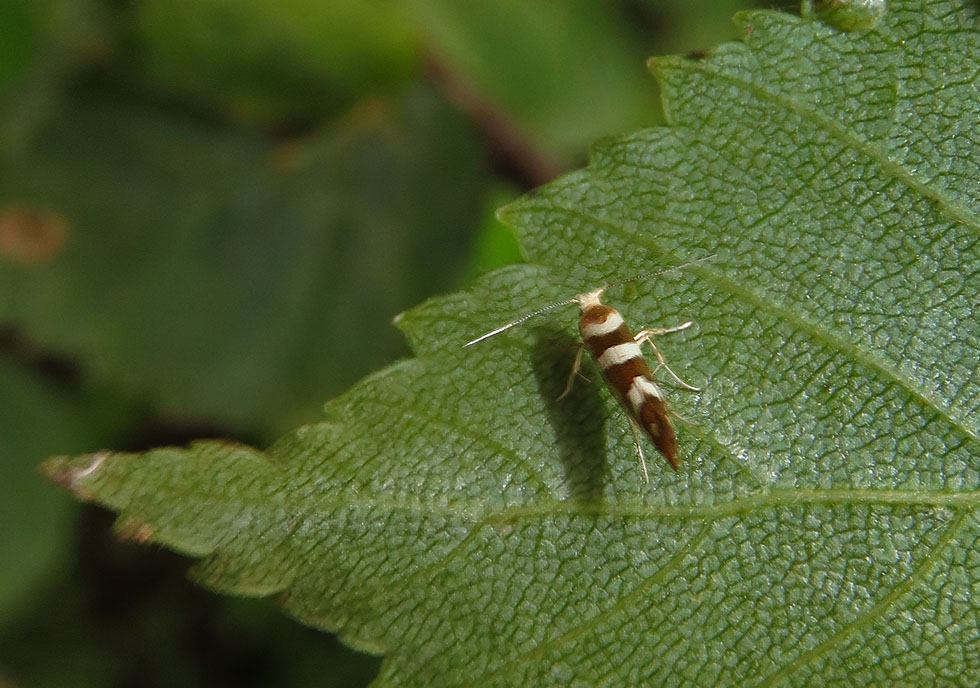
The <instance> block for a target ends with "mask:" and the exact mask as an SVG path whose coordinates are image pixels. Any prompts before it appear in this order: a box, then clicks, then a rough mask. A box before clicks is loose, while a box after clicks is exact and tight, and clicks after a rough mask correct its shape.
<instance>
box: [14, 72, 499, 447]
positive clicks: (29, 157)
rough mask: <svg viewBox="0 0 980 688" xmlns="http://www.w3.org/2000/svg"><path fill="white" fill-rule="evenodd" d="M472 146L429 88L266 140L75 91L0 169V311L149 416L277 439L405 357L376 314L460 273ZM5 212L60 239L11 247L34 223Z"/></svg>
mask: <svg viewBox="0 0 980 688" xmlns="http://www.w3.org/2000/svg"><path fill="white" fill-rule="evenodd" d="M408 131H411V132H412V136H408V135H407V133H406V132H408ZM475 146H476V142H475V140H474V137H473V135H472V132H471V131H470V129H469V127H468V125H467V124H466V123H465V122H464V121H463V120H462V119H461V118H460V117H459V116H458V115H456V114H455V113H452V112H450V111H449V110H448V108H447V106H446V104H445V103H443V102H441V101H440V100H439V99H438V98H435V97H433V95H432V94H431V93H427V92H425V91H416V92H408V93H406V94H405V95H404V97H403V98H401V99H399V100H395V101H390V102H385V101H378V102H375V103H374V104H372V105H369V106H365V107H362V108H359V109H357V110H355V111H353V112H351V113H350V114H349V115H348V117H346V118H344V119H343V120H342V121H340V122H337V123H335V126H333V127H330V128H329V129H328V132H327V133H325V134H323V135H319V136H310V137H309V138H306V139H302V140H297V141H295V142H293V143H291V144H290V145H279V146H275V145H272V144H270V143H269V142H268V141H267V140H266V139H265V138H263V137H260V136H257V135H253V134H248V133H242V132H235V131H230V130H223V129H217V128H214V127H211V126H207V125H204V124H201V123H200V122H198V121H195V120H193V119H189V118H183V117H175V116H172V115H168V114H163V113H161V111H159V110H152V109H148V108H144V107H137V106H134V105H131V104H129V105H120V104H118V103H116V102H112V101H110V100H109V99H106V98H100V97H92V96H89V97H86V98H78V99H77V100H75V101H73V102H72V103H71V104H70V106H69V105H66V113H65V115H64V116H63V117H60V118H58V119H56V120H55V121H54V122H53V123H52V124H51V126H49V127H48V128H47V129H46V130H45V132H44V135H43V136H42V137H40V140H39V141H38V143H37V144H36V145H35V146H32V147H31V148H30V150H29V151H27V152H26V153H25V154H24V155H23V156H18V157H17V158H16V159H14V160H12V161H10V164H9V166H8V168H7V171H8V172H9V174H7V175H4V176H3V177H2V178H0V235H2V239H0V321H2V322H4V323H7V324H10V325H12V326H15V327H16V328H18V329H19V330H20V331H22V332H23V333H24V334H25V336H27V337H28V338H30V339H31V340H33V341H35V342H39V343H41V344H42V345H43V346H45V347H47V348H49V349H53V350H57V351H63V352H66V354H70V355H72V356H74V357H77V358H78V359H79V361H80V364H81V365H82V366H83V367H84V368H85V370H86V372H87V373H88V374H90V375H91V376H92V378H94V379H95V380H97V381H99V382H100V383H102V384H105V385H112V386H115V387H116V388H117V389H120V390H123V391H124V392H125V393H127V394H130V395H132V396H133V397H137V398H146V399H149V400H150V401H151V402H152V403H153V404H154V405H155V407H156V408H158V409H160V410H161V411H162V412H163V413H165V414H169V415H172V416H176V417H203V418H209V419H216V420H220V421H221V422H225V423H232V424H235V425H236V426H238V427H242V426H246V425H247V426H250V427H252V428H255V427H258V428H261V429H263V430H267V429H268V428H270V427H278V432H277V433H276V434H278V433H280V432H282V431H283V430H285V429H286V428H289V427H292V426H294V425H295V424H296V421H295V420H293V416H294V415H300V416H301V417H303V418H304V419H309V418H316V417H317V415H316V414H317V413H318V412H319V409H320V407H321V406H322V403H323V399H324V396H323V395H329V394H335V393H337V392H339V391H340V390H342V389H344V388H345V387H346V386H348V385H350V384H352V383H353V382H354V381H355V380H356V379H357V378H358V377H360V376H361V375H363V374H364V373H365V372H367V371H369V370H371V369H373V368H375V367H377V366H378V365H380V364H381V363H382V362H383V361H388V360H391V358H392V357H394V356H395V355H397V354H401V353H403V351H404V343H403V341H402V340H401V338H400V337H399V336H398V333H397V332H396V331H394V330H393V329H391V328H390V327H388V323H389V322H390V319H391V314H392V313H393V312H397V311H398V310H399V309H402V308H406V307H408V306H410V305H412V304H413V303H416V302H417V301H418V300H419V299H420V298H422V296H423V295H425V294H431V293H432V292H433V291H434V290H437V289H439V288H444V287H445V285H446V284H447V283H448V282H450V281H451V277H450V276H454V274H455V273H457V271H460V272H461V270H460V268H459V263H460V261H461V260H462V257H463V256H464V255H466V253H467V248H468V247H467V237H466V235H465V233H462V232H460V231H459V227H461V226H467V225H470V224H472V223H473V222H474V221H475V219H476V217H478V211H479V208H478V207H477V204H478V198H477V195H478V193H479V191H478V189H479V184H480V181H481V172H480V167H479V161H478V158H477V156H476V155H475V154H474V150H475ZM134 151H137V153H134ZM382 175H384V178H385V180H386V185H385V187H384V188H379V187H378V185H377V182H376V180H377V179H378V178H380V177H381V176H382ZM18 215H27V216H29V217H30V216H40V218H44V217H47V216H52V217H54V218H59V217H60V218H61V221H60V222H58V221H57V220H56V219H54V220H50V221H49V222H48V223H47V224H50V225H52V226H55V227H59V226H60V234H61V235H62V236H61V240H60V242H55V241H49V242H48V243H50V244H57V245H54V246H52V247H50V249H49V250H47V251H45V250H42V248H38V249H36V250H35V251H33V253H34V254H37V256H33V259H31V258H32V255H31V254H32V251H29V250H27V248H21V249H19V253H18V252H17V251H15V250H14V249H15V248H16V247H17V246H18V245H19V244H18V243H17V241H16V239H17V237H18V236H19V234H23V235H25V236H27V237H28V239H29V240H30V241H33V242H34V243H37V244H40V243H42V242H41V241H39V240H38V239H37V237H34V236H33V235H32V234H31V233H30V231H27V230H24V231H21V232H18V231H17V228H18V227H21V226H25V225H26V227H27V229H28V230H30V229H31V228H32V227H35V226H42V225H43V224H44V223H42V222H39V221H35V222H34V223H33V224H32V223H31V222H17V221H14V219H13V218H16V217H17V216H18ZM35 233H36V234H37V235H39V236H40V235H41V232H40V231H36V232H35ZM49 233H50V234H52V235H54V234H55V232H54V231H51V232H49ZM409 236H410V237H411V241H407V239H406V237H409ZM23 243H25V244H26V243H28V241H24V242H23ZM337 322H346V323H350V324H351V325H352V326H355V327H363V328H365V329H367V330H368V331H371V332H375V333H377V334H376V336H372V337H368V338H362V339H360V340H358V339H355V338H344V337H338V336H336V323H337ZM304 404H305V409H303V412H300V411H298V410H297V407H301V408H302V407H303V405H304ZM273 436H275V435H273Z"/></svg>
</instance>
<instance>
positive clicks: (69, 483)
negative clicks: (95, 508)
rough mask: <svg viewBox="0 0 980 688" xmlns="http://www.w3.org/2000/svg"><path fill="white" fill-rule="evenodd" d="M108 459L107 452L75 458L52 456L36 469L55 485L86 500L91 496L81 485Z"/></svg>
mask: <svg viewBox="0 0 980 688" xmlns="http://www.w3.org/2000/svg"><path fill="white" fill-rule="evenodd" d="M108 457H109V452H105V451H101V452H96V453H95V454H87V455H84V456H80V457H77V458H72V457H70V456H53V457H51V458H50V459H48V460H46V461H44V462H43V463H41V465H40V466H39V467H38V469H39V470H40V471H41V475H43V476H44V477H45V478H47V479H48V480H50V481H51V482H53V483H54V484H55V485H58V486H60V487H63V488H65V489H66V490H68V491H70V492H72V493H74V494H75V495H77V496H78V497H80V498H82V499H85V500H88V499H90V498H91V495H90V494H89V493H88V491H87V490H85V489H84V488H83V487H82V486H81V483H82V482H84V481H85V479H86V478H88V477H89V476H91V475H93V474H94V473H96V472H97V471H98V470H99V468H101V466H102V464H103V463H104V462H105V460H106V459H107V458H108Z"/></svg>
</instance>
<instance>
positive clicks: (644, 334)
mask: <svg viewBox="0 0 980 688" xmlns="http://www.w3.org/2000/svg"><path fill="white" fill-rule="evenodd" d="M693 324H694V321H693V320H688V321H687V322H686V323H684V324H682V325H678V326H677V327H661V328H658V329H645V330H640V331H639V332H637V333H636V334H635V335H633V340H634V341H635V342H636V343H637V344H640V345H642V344H644V343H646V344H649V345H650V348H651V349H653V353H654V355H655V356H656V357H657V363H658V364H659V367H660V368H663V369H664V370H666V371H667V372H668V373H670V376H671V377H672V378H674V380H676V381H677V384H679V385H680V386H681V387H683V388H684V389H689V390H691V391H692V392H700V391H701V388H700V387H695V386H694V385H689V384H687V383H686V382H684V381H683V380H682V379H680V378H679V377H677V373H675V372H674V371H673V370H671V369H670V366H669V365H667V361H666V360H665V359H664V355H663V354H662V353H660V349H658V348H657V345H656V344H654V343H653V338H654V337H657V336H659V335H662V334H670V333H671V332H680V331H681V330H686V329H687V328H689V327H690V326H691V325H693Z"/></svg>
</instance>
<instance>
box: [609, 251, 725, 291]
mask: <svg viewBox="0 0 980 688" xmlns="http://www.w3.org/2000/svg"><path fill="white" fill-rule="evenodd" d="M717 257H718V254H717V253H712V254H711V255H710V256H705V257H704V258H698V259H697V260H689V261H688V262H686V263H681V264H680V265H675V266H674V267H672V268H665V269H663V270H657V271H656V272H644V273H642V274H640V275H633V276H632V277H627V278H626V279H621V280H616V281H615V282H610V283H609V284H607V285H606V286H604V287H603V289H608V288H609V287H618V286H619V285H621V284H629V283H630V282H639V281H640V280H645V279H650V278H651V277H657V276H658V275H666V274H667V273H668V272H676V271H677V270H683V269H685V268H689V267H691V266H692V265H697V264H698V263H706V262H708V261H709V260H711V259H712V258H717Z"/></svg>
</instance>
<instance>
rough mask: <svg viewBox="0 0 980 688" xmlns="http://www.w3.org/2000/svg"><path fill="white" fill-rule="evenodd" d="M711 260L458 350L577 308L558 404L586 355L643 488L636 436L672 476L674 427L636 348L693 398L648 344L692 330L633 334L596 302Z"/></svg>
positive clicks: (592, 297)
mask: <svg viewBox="0 0 980 688" xmlns="http://www.w3.org/2000/svg"><path fill="white" fill-rule="evenodd" d="M712 258H714V256H713V255H711V256H708V257H706V258H701V259H699V260H695V261H691V262H688V263H684V264H682V265H677V266H675V267H672V268H668V269H666V270H660V271H659V272H652V273H645V274H642V275H636V276H634V277H630V278H628V279H624V280H620V281H617V282H610V283H608V284H605V285H603V286H601V287H599V288H597V289H593V290H591V291H587V292H584V293H582V294H579V295H577V296H575V297H572V298H570V299H566V300H564V301H558V302H555V303H552V304H549V305H547V306H545V307H543V308H539V309H538V310H536V311H533V312H531V313H527V314H525V315H523V316H521V317H520V318H518V319H517V320H514V321H512V322H509V323H507V324H506V325H502V326H500V327H498V328H496V329H494V330H491V331H490V332H487V333H486V334H483V335H480V336H479V337H477V338H476V339H474V340H472V341H469V342H467V343H466V344H464V345H463V346H464V347H467V346H472V345H474V344H477V343H479V342H482V341H483V340H485V339H489V338H490V337H493V336H494V335H498V334H500V333H501V332H504V331H506V330H509V329H510V328H512V327H516V326H518V325H520V324H522V323H524V322H526V321H527V320H530V319H531V318H533V317H535V316H538V315H541V314H542V313H547V312H548V311H551V310H554V309H555V308H560V307H562V306H567V305H570V304H573V303H574V304H577V305H578V307H579V313H580V318H579V332H580V333H581V336H582V343H581V344H580V345H579V348H578V352H577V353H576V355H575V363H574V364H573V365H572V371H571V374H570V375H569V377H568V383H567V384H566V385H565V391H564V392H562V394H561V396H559V397H558V398H559V399H561V398H563V397H564V396H565V395H567V394H568V393H569V392H570V391H571V389H572V385H573V383H574V381H575V376H576V375H577V374H578V372H579V368H580V367H581V365H582V351H583V350H584V349H588V350H589V353H591V354H592V358H594V359H595V362H596V365H598V366H599V370H600V371H601V373H602V377H603V379H604V380H605V382H606V385H607V386H608V387H609V390H610V391H611V392H612V394H613V396H614V397H615V398H616V401H618V402H619V405H620V406H621V407H622V408H623V410H624V411H625V412H626V417H627V418H628V419H629V423H630V429H631V430H632V432H633V441H634V443H635V444H636V451H637V454H638V455H639V457H640V466H641V468H642V470H643V481H644V482H649V481H650V475H649V473H648V472H647V464H646V459H645V458H644V456H643V447H642V446H641V444H640V433H643V434H645V435H646V436H647V438H648V439H649V440H650V442H651V443H652V444H653V446H654V447H656V448H657V451H659V452H660V453H661V454H662V455H663V457H664V458H665V459H667V463H669V464H670V466H671V468H673V469H674V470H675V471H676V470H677V469H678V464H677V438H676V436H675V433H674V426H673V425H672V424H671V422H670V417H669V415H668V407H667V400H666V397H665V395H664V392H663V390H662V389H661V388H660V386H659V385H658V384H657V383H656V382H655V381H654V379H653V373H652V372H651V371H650V366H649V365H648V364H647V360H646V359H645V358H644V357H643V352H642V350H641V346H642V345H643V344H648V345H649V346H650V348H651V349H652V350H653V353H654V355H655V356H656V358H657V370H659V369H660V368H663V369H664V370H666V371H667V372H668V373H669V374H670V376H671V377H672V378H673V379H674V380H675V381H676V382H677V383H678V384H679V385H681V386H682V387H684V388H685V389H689V390H691V391H695V392H698V391H700V388H699V387H694V386H693V385H689V384H687V383H686V382H684V381H683V380H681V379H680V378H679V377H678V376H677V375H676V374H675V373H674V371H673V370H671V369H670V366H668V365H667V362H666V361H665V360H664V357H663V354H662V353H660V350H659V349H658V348H657V345H656V344H654V342H653V338H654V337H658V336H660V335H664V334H668V333H671V332H679V331H681V330H685V329H687V328H688V327H690V326H691V325H693V324H694V321H688V322H685V323H682V324H681V325H677V326H675V327H665V328H655V329H648V328H644V329H642V330H639V331H638V332H636V333H635V334H634V333H633V332H632V331H631V330H630V328H629V326H627V325H626V322H625V320H624V319H623V316H622V315H621V314H620V312H619V311H617V310H616V309H615V308H613V307H612V306H608V305H606V304H604V303H602V300H601V298H602V295H603V293H604V292H605V291H606V290H607V289H609V288H610V287H614V286H619V285H621V284H626V283H628V282H635V281H637V280H643V279H649V278H651V277H655V276H658V275H663V274H665V273H668V272H673V271H676V270H681V269H683V268H686V267H690V266H691V265H694V264H697V263H702V262H704V261H707V260H711V259H712Z"/></svg>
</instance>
